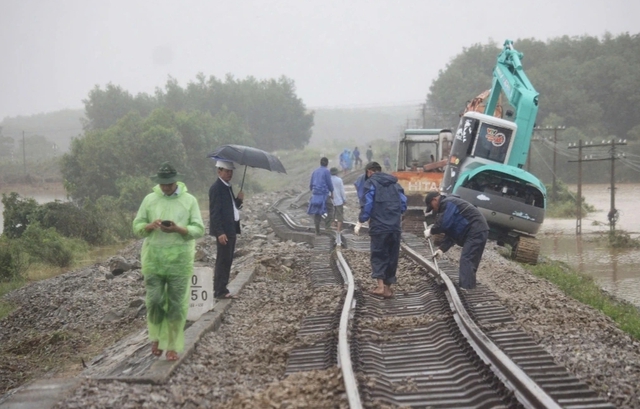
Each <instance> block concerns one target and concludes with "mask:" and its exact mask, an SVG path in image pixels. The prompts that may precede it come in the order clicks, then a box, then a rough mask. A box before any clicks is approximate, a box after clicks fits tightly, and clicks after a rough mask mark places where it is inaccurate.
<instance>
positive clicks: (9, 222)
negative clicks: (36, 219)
mask: <svg viewBox="0 0 640 409" xmlns="http://www.w3.org/2000/svg"><path fill="white" fill-rule="evenodd" d="M2 204H3V205H4V212H3V213H2V215H3V217H4V223H3V234H4V235H6V236H7V237H9V238H18V237H20V236H21V235H22V233H23V232H24V231H25V230H26V229H27V226H29V222H30V219H31V216H32V215H33V213H34V212H35V211H36V209H37V208H38V203H37V202H36V201H35V200H34V199H31V198H22V197H20V195H19V194H17V193H16V192H11V193H9V195H6V194H4V193H3V194H2Z"/></svg>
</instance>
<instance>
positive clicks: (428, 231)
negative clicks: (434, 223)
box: [424, 227, 431, 240]
mask: <svg viewBox="0 0 640 409" xmlns="http://www.w3.org/2000/svg"><path fill="white" fill-rule="evenodd" d="M430 237H431V229H430V228H429V227H427V228H426V229H425V231H424V238H425V239H427V240H429V238H430Z"/></svg>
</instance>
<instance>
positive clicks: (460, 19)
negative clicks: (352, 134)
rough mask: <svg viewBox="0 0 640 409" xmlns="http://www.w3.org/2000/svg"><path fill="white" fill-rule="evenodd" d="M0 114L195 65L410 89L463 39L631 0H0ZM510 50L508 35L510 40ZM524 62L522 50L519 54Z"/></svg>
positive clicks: (545, 32) (495, 36) (344, 98)
mask: <svg viewBox="0 0 640 409" xmlns="http://www.w3.org/2000/svg"><path fill="white" fill-rule="evenodd" d="M0 6H1V7H0V10H1V12H0V58H1V65H0V119H2V118H4V117H5V116H16V115H30V114H35V113H40V112H49V111H55V110H59V109H64V108H83V104H82V99H84V98H86V96H87V95H88V93H89V91H90V90H91V89H92V88H93V87H94V86H95V85H96V84H97V85H100V86H101V87H104V86H105V85H106V84H107V83H109V82H111V83H113V84H116V85H120V86H122V87H123V88H124V89H125V90H127V91H129V92H130V93H132V94H134V95H135V94H137V93H139V92H146V93H152V92H153V91H154V89H155V88H156V87H164V84H165V83H166V81H167V78H168V76H172V77H174V78H176V79H177V80H178V82H179V83H180V84H181V85H182V86H185V85H186V84H187V83H188V82H189V81H192V80H194V79H195V76H196V74H197V73H199V72H202V73H204V74H205V75H206V76H207V77H208V76H210V75H214V76H216V77H218V78H224V77H225V75H226V74H227V73H231V74H233V75H234V76H235V77H236V78H245V77H247V76H250V75H251V76H254V77H256V78H258V79H265V78H274V77H275V78H277V77H279V76H281V75H285V76H287V77H289V78H291V79H293V80H294V81H295V83H296V86H297V92H298V96H299V97H300V98H302V100H303V101H304V103H305V104H306V105H307V106H308V107H311V108H314V107H315V108H317V107H350V106H369V105H400V104H408V103H416V104H417V103H419V102H420V101H423V100H424V98H425V96H426V94H427V92H428V89H429V85H430V84H431V82H432V81H433V80H434V79H435V77H436V76H437V74H438V70H441V69H444V68H445V66H446V64H447V62H449V61H450V60H451V58H453V57H454V56H455V55H456V54H458V53H460V52H461V51H462V49H463V48H464V47H469V46H471V45H473V44H476V43H487V42H488V41H489V40H494V41H496V42H497V43H499V44H502V42H503V41H504V40H505V39H507V38H509V39H512V40H515V39H517V38H535V39H538V40H547V39H551V38H555V37H558V36H563V35H568V36H581V35H592V36H598V37H602V35H603V34H604V33H605V32H609V33H611V34H613V35H618V34H620V33H624V32H628V33H630V34H638V33H640V1H638V0H606V1H599V0H586V1H581V2H578V1H575V0H516V1H477V0H476V1H474V0H442V1H440V0H366V1H359V0H358V1H354V0H339V1H334V0H263V1H257V0H224V1H223V0H175V1H169V0H153V1H151V0H149V1H137V0H0ZM516 48H517V43H516ZM524 63H525V67H526V56H525V60H524Z"/></svg>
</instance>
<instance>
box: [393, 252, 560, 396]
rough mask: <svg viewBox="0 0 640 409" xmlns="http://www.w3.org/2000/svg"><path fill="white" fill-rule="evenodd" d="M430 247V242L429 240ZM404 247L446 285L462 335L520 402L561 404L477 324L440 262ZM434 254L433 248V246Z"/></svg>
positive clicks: (415, 259) (452, 309) (414, 258)
mask: <svg viewBox="0 0 640 409" xmlns="http://www.w3.org/2000/svg"><path fill="white" fill-rule="evenodd" d="M427 241H428V242H429V245H430V246H431V241H430V240H427ZM402 250H404V251H405V252H406V253H407V254H408V255H409V256H410V257H411V258H412V259H413V260H414V261H416V262H417V263H419V264H420V265H422V266H424V267H426V268H427V269H428V270H429V271H430V272H431V273H432V274H435V275H436V276H437V277H439V278H440V279H441V280H442V281H443V282H444V283H445V285H446V286H447V290H448V292H449V295H448V298H449V300H450V304H449V305H450V307H451V311H452V312H453V315H454V319H455V321H456V323H457V324H458V327H459V328H460V331H461V332H462V334H463V335H464V336H465V338H467V340H468V341H469V344H470V345H471V346H472V347H473V349H474V350H475V351H476V353H477V354H478V355H479V356H480V358H481V359H482V360H483V361H484V362H485V363H486V364H487V365H489V366H490V368H491V370H492V371H493V372H494V373H495V374H496V376H497V377H498V378H500V380H501V381H502V382H503V383H504V384H505V386H506V387H507V388H509V389H510V390H511V391H513V393H514V394H515V396H516V397H517V398H518V401H519V402H520V403H521V404H522V405H523V406H524V407H526V408H535V409H559V408H561V406H560V405H559V404H558V403H557V402H556V401H555V400H554V399H553V398H552V397H551V396H549V395H548V394H547V393H546V392H545V391H544V390H543V389H542V388H541V387H540V386H539V385H538V384H537V383H536V382H535V381H534V380H532V379H531V378H530V377H529V376H528V375H527V374H526V373H525V372H524V371H522V369H520V367H519V366H518V365H517V364H516V363H515V362H513V361H512V360H511V359H510V358H509V357H508V356H507V355H506V354H505V353H504V352H503V351H502V350H501V349H500V348H499V347H498V346H497V345H495V344H494V343H493V341H491V339H490V338H489V337H487V335H486V334H485V333H484V332H483V331H482V330H481V329H480V328H479V327H478V326H477V325H476V323H475V322H474V321H473V319H472V318H471V317H470V316H469V314H468V313H467V311H466V308H465V307H464V305H463V303H462V300H461V299H460V296H459V295H458V292H457V291H456V287H455V285H454V284H453V282H452V281H451V279H450V278H449V277H448V276H447V275H446V274H445V273H444V272H442V271H441V270H440V269H439V268H438V266H437V264H435V263H433V265H432V263H431V262H430V261H429V260H427V259H426V258H425V257H424V256H422V255H421V254H419V253H418V252H417V251H415V250H414V249H412V248H411V247H410V246H408V245H407V244H406V243H402ZM431 252H432V253H433V247H431Z"/></svg>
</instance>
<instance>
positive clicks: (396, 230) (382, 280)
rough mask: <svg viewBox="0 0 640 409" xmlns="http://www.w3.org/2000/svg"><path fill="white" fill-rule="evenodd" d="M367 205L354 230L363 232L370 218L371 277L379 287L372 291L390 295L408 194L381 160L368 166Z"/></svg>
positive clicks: (364, 196) (365, 187) (394, 277)
mask: <svg viewBox="0 0 640 409" xmlns="http://www.w3.org/2000/svg"><path fill="white" fill-rule="evenodd" d="M365 172H366V177H367V179H366V181H365V182H364V195H363V201H364V205H363V206H362V207H361V208H360V215H359V216H358V223H356V226H355V228H354V233H355V234H359V233H360V227H361V226H362V223H364V222H366V221H369V236H370V238H371V247H370V248H371V278H374V279H375V280H376V282H377V287H376V288H374V289H373V290H371V294H373V295H377V296H382V297H384V298H389V297H391V296H393V290H392V289H391V286H392V285H393V284H395V283H396V281H397V279H396V271H397V269H398V258H399V255H400V235H401V233H402V229H401V227H400V224H401V220H402V214H403V213H404V212H405V211H406V210H407V197H406V196H405V195H404V190H403V189H402V187H401V186H400V185H399V184H398V178H396V177H395V176H392V175H389V174H386V173H382V167H381V166H380V164H379V163H378V162H370V163H368V164H367V166H366V167H365Z"/></svg>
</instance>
